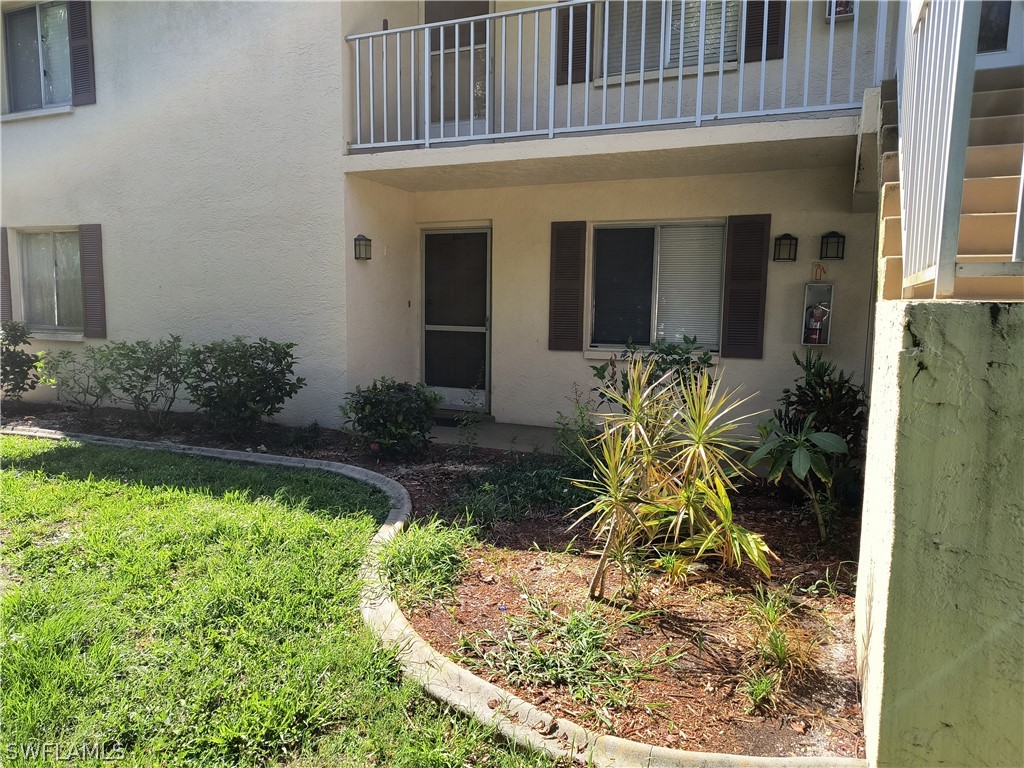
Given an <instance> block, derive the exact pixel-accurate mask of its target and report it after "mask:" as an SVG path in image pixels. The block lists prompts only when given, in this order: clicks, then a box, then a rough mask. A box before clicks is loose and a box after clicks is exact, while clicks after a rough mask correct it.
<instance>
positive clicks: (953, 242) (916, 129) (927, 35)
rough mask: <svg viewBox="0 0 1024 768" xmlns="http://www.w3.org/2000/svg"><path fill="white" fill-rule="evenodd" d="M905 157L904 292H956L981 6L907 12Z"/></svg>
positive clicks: (965, 2)
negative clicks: (928, 288)
mask: <svg viewBox="0 0 1024 768" xmlns="http://www.w3.org/2000/svg"><path fill="white" fill-rule="evenodd" d="M904 10H905V12H906V13H908V16H907V17H906V19H905V23H904V24H903V29H904V35H905V36H904V40H903V60H902V61H901V62H900V86H899V87H900V112H899V114H900V117H899V136H900V140H899V155H900V186H901V190H900V191H901V195H900V197H901V206H902V214H903V218H902V227H903V293H904V296H908V294H909V293H910V290H911V289H912V288H913V287H915V286H919V285H921V284H923V283H928V282H931V281H934V297H935V298H949V297H952V296H953V293H954V282H955V278H956V274H957V263H956V257H957V243H958V240H959V236H960V211H961V206H962V201H963V189H964V172H965V169H966V160H967V144H968V133H969V130H970V118H971V100H972V97H973V92H974V70H975V59H976V58H977V53H978V29H979V26H980V22H981V3H979V2H970V0H931V1H930V2H922V1H921V0H913V1H912V2H909V3H907V4H906V5H905V8H904Z"/></svg>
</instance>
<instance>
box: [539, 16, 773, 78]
mask: <svg viewBox="0 0 1024 768" xmlns="http://www.w3.org/2000/svg"><path fill="white" fill-rule="evenodd" d="M598 13H600V14H601V17H602V18H603V19H604V27H603V29H602V28H601V27H600V25H599V24H598V23H597V22H596V21H595V19H596V18H597V15H598ZM766 13H767V16H768V18H767V19H765V14H766ZM702 21H703V27H704V33H703V37H704V47H703V56H702V55H701V52H700V48H701V26H702V25H701V22H702ZM785 34H786V3H785V2H783V1H782V0H722V1H721V2H713V3H707V4H706V5H705V4H702V3H698V2H675V0H671V1H670V2H657V0H650V1H649V2H641V0H628V2H621V0H616V1H615V2H609V3H605V4H601V3H586V4H583V3H579V4H573V5H571V6H568V7H566V8H565V9H563V10H560V11H559V15H558V62H557V64H558V68H557V71H556V82H557V83H558V84H559V85H565V84H566V83H567V82H569V80H570V78H571V81H572V82H573V83H581V82H585V81H589V80H590V79H591V77H592V76H593V75H595V74H598V73H600V74H603V75H606V76H610V77H616V76H618V75H634V74H637V73H639V72H641V71H643V72H644V73H651V74H655V73H657V72H659V71H664V70H668V71H669V72H670V73H671V72H672V71H673V70H677V69H679V67H680V56H681V57H682V67H683V68H694V67H697V66H698V65H699V64H700V63H701V62H702V60H703V63H704V65H705V66H715V65H717V64H718V63H719V62H721V63H722V64H723V65H726V64H735V63H736V62H738V61H740V60H741V59H742V60H743V61H746V62H755V61H762V60H771V59H781V58H782V53H783V47H784V44H785ZM605 39H607V45H605V44H604V41H605ZM602 65H603V66H604V67H605V69H606V71H604V72H602V71H601V69H602Z"/></svg>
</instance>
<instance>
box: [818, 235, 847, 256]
mask: <svg viewBox="0 0 1024 768" xmlns="http://www.w3.org/2000/svg"><path fill="white" fill-rule="evenodd" d="M845 252H846V236H845V235H841V234H839V233H838V232H836V231H835V230H833V231H831V232H827V233H825V234H824V235H822V236H821V259H822V261H825V260H826V259H829V260H832V261H836V260H839V259H842V258H843V256H844V255H845Z"/></svg>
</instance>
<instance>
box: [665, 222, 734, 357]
mask: <svg viewBox="0 0 1024 768" xmlns="http://www.w3.org/2000/svg"><path fill="white" fill-rule="evenodd" d="M724 253H725V228H724V227H723V226H722V225H721V224H714V225H695V224H691V225H686V224H683V225H666V226H662V227H659V243H658V276H657V280H658V307H657V312H658V314H657V334H658V338H659V339H664V340H666V341H671V342H677V343H678V342H681V341H682V340H683V336H696V337H697V343H698V344H699V345H700V346H702V347H704V348H705V349H710V350H717V349H718V348H719V326H720V321H721V315H722V258H723V256H724Z"/></svg>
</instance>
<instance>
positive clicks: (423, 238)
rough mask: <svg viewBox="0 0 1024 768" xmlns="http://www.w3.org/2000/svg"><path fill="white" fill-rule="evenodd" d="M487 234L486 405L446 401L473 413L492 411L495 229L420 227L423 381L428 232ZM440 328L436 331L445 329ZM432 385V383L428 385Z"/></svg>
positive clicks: (422, 378)
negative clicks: (478, 406)
mask: <svg viewBox="0 0 1024 768" xmlns="http://www.w3.org/2000/svg"><path fill="white" fill-rule="evenodd" d="M470 233H483V234H485V235H487V276H486V282H487V287H486V294H487V295H486V310H485V315H484V401H483V408H482V410H479V411H473V409H471V408H459V407H457V406H453V405H452V404H446V405H444V406H442V407H446V408H448V409H450V410H465V411H469V412H476V413H485V414H489V413H490V412H491V247H492V242H493V235H492V229H491V227H489V226H476V227H472V226H469V227H421V228H420V307H422V311H421V312H420V381H422V382H423V383H426V378H427V330H428V329H427V235H457V234H470ZM445 328H447V326H445V327H440V328H438V329H432V330H444V329H445ZM428 386H429V385H428Z"/></svg>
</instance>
